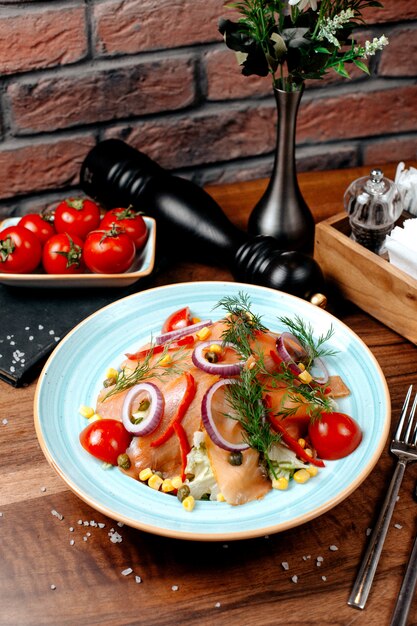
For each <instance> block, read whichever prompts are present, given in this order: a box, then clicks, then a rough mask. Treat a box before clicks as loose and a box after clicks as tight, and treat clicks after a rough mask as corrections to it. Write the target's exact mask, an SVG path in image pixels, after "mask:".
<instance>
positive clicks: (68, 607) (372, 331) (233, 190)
mask: <svg viewBox="0 0 417 626" xmlns="http://www.w3.org/2000/svg"><path fill="white" fill-rule="evenodd" d="M368 169H369V168H362V169H356V170H344V171H337V172H324V173H308V174H303V175H300V177H299V178H300V185H301V188H302V191H303V193H304V196H305V198H306V200H307V203H308V204H309V206H310V207H311V208H312V210H313V212H314V215H315V218H316V220H317V221H319V220H322V219H324V218H326V217H328V216H330V215H332V214H334V213H336V212H338V211H340V210H342V197H343V192H344V190H345V189H346V187H347V185H348V184H349V182H351V180H353V179H354V178H356V177H357V176H359V175H364V174H366V173H367V172H368ZM384 169H385V171H386V173H387V175H391V176H392V175H393V172H394V168H393V167H392V168H389V167H385V168H384ZM264 186H265V181H257V182H248V183H242V184H237V185H225V186H223V187H218V188H211V189H210V190H209V191H210V192H211V193H212V194H213V196H214V197H215V198H216V200H217V201H218V202H219V203H220V205H221V206H222V207H223V208H224V210H225V212H227V214H228V215H229V216H230V218H231V220H232V221H234V222H235V223H236V224H237V225H240V226H245V224H246V219H247V216H248V213H249V210H250V208H251V207H252V206H254V204H255V202H256V200H257V199H258V198H259V196H260V194H261V192H262V190H263V188H264ZM215 279H216V280H217V279H221V280H232V276H231V275H230V273H229V272H228V271H227V270H226V269H218V268H213V267H207V266H203V265H198V264H193V263H182V264H178V265H176V266H174V267H172V268H171V269H169V270H166V271H164V272H163V273H160V274H159V275H157V276H156V277H155V280H154V285H155V286H156V285H164V284H167V283H173V282H182V281H194V280H215ZM332 307H333V310H334V312H335V314H336V315H337V316H338V317H339V318H340V319H342V320H343V321H344V322H345V323H346V324H347V325H348V326H349V327H350V328H351V329H352V330H353V331H355V332H356V333H357V334H358V335H359V336H360V337H361V338H362V339H363V340H364V342H365V343H366V344H367V345H368V346H369V348H370V349H371V350H372V352H373V354H374V355H375V357H376V358H377V360H378V361H379V363H380V365H381V367H382V370H383V372H384V374H385V376H386V379H387V382H388V386H389V389H390V392H391V399H392V411H393V417H394V421H395V420H396V418H397V416H398V413H399V409H400V406H401V402H402V399H403V396H404V394H405V391H406V389H407V387H408V385H409V384H410V383H417V347H416V346H415V345H412V344H411V343H409V342H408V341H406V340H404V339H403V338H402V337H400V336H398V335H397V334H396V333H394V332H393V331H391V330H389V329H388V328H386V327H385V326H383V325H382V324H380V323H379V322H377V321H376V320H375V319H372V318H370V317H369V316H368V315H367V314H365V313H363V312H361V311H360V310H358V309H357V308H356V307H355V306H354V305H352V304H349V303H346V302H337V303H333V304H332ZM35 386H36V382H34V383H32V384H30V385H29V386H27V387H25V388H20V389H14V388H12V387H11V386H9V385H7V384H6V383H4V382H0V512H1V517H0V590H1V605H0V624H1V625H2V626H16V625H19V626H33V625H50V626H61V625H67V626H79V625H84V624H100V625H101V626H104V625H106V626H107V625H112V626H119V625H122V624H140V625H142V624H143V625H146V626H157V625H158V626H168V625H171V624H172V625H181V626H182V625H186V624H187V625H191V624H193V625H194V624H196V625H197V624H198V625H199V626H201V625H203V624H207V625H209V624H210V625H211V624H216V625H225V626H231V625H233V626H235V625H238V626H241V625H242V626H246V625H247V626H249V625H250V626H267V625H272V624H273V625H274V626H276V625H278V624H282V625H285V626H289V625H293V626H307V625H313V624H314V625H315V626H327V625H328V626H347V625H350V624H361V625H366V626H372V625H378V626H381V625H385V624H389V621H390V616H391V613H392V611H393V608H394V604H395V600H396V596H397V594H398V591H399V588H400V584H401V579H402V575H403V573H404V569H405V564H406V561H407V555H408V554H409V552H410V550H411V546H412V540H413V536H414V533H415V532H416V531H417V525H416V522H415V520H416V511H417V504H416V502H415V500H414V499H413V490H414V487H415V479H416V470H415V467H413V466H411V467H410V468H409V469H408V470H407V472H406V476H405V479H404V482H403V485H402V488H401V492H400V499H399V502H398V504H397V507H396V510H395V513H394V518H393V522H392V525H391V528H390V530H389V533H388V537H387V540H386V544H385V548H384V551H383V554H382V558H381V561H380V564H379V567H378V570H377V573H376V577H375V580H374V585H373V589H372V592H371V595H370V598H369V600H368V604H367V606H366V609H365V610H364V611H358V610H355V609H352V608H350V607H348V605H347V603H346V601H347V598H348V595H349V593H350V590H351V587H352V583H353V580H354V577H355V574H356V571H357V568H358V566H359V563H360V559H361V554H362V552H363V550H364V547H365V545H366V541H367V529H369V528H371V527H372V525H373V524H374V521H375V513H376V511H377V509H378V506H379V505H380V504H381V502H382V500H383V497H384V494H385V491H386V487H387V484H388V481H389V479H390V476H391V473H392V470H393V467H394V460H393V458H392V457H391V456H390V455H389V453H388V452H387V450H386V449H385V451H384V453H383V454H382V456H381V459H380V460H379V462H378V463H377V465H376V467H375V469H374V470H373V471H372V473H371V475H370V476H369V477H368V478H367V479H366V481H365V482H364V483H363V484H362V485H361V486H360V487H359V488H358V489H357V490H356V491H355V492H354V493H353V494H352V495H351V496H350V497H349V498H348V499H347V500H345V501H344V502H342V503H341V504H339V505H338V506H337V507H335V508H334V509H332V510H331V511H329V512H328V513H327V514H325V515H322V516H321V517H319V518H317V519H315V520H313V521H311V522H309V523H308V524H305V525H303V526H301V527H298V528H294V529H292V530H288V531H286V532H283V533H281V534H277V535H273V536H270V537H265V538H263V537H262V538H258V539H251V540H247V541H238V542H230V543H228V544H224V543H221V542H220V543H197V542H187V541H179V540H173V539H167V538H161V537H158V536H154V535H149V534H146V533H144V532H141V531H138V530H135V529H132V528H128V527H126V526H124V527H123V528H119V527H118V526H117V524H116V522H115V521H114V520H111V519H108V518H106V517H104V516H103V515H102V514H100V513H97V512H96V511H94V510H92V509H91V508H90V507H89V506H88V505H86V504H84V503H83V502H82V501H81V500H79V499H78V498H77V497H76V496H75V495H73V494H72V492H70V491H69V490H68V488H67V487H66V485H65V484H64V483H63V482H62V481H61V479H60V478H58V476H57V475H56V474H55V472H54V470H53V469H51V468H50V467H49V466H48V464H47V462H46V460H45V459H44V457H43V454H42V452H41V449H40V447H39V444H38V442H37V440H36V436H35V430H34V426H33V411H32V404H33V396H34V392H35ZM4 420H7V423H5V422H4ZM52 510H55V511H57V512H58V513H59V514H60V515H62V516H63V519H62V520H60V519H59V518H58V517H56V516H54V515H53V514H51V511H52ZM78 520H82V521H83V522H84V521H90V520H94V521H95V522H97V523H98V522H99V523H101V524H105V527H104V528H99V527H91V526H89V527H85V526H84V525H83V526H80V525H79V524H78V523H77V522H78ZM70 527H73V528H74V531H73V532H70V530H69V529H70ZM111 528H115V529H116V530H117V531H118V532H119V533H120V535H121V536H122V539H123V540H122V542H121V543H112V542H111V541H110V539H109V536H108V532H109V531H110V529H111ZM87 533H90V534H89V535H87ZM83 537H87V540H86V541H85V540H83ZM71 539H74V540H75V544H74V545H71V544H70V540H71ZM332 545H336V546H337V547H338V550H337V551H336V550H334V551H332V550H330V549H329V547H330V546H332ZM307 556H309V558H305V557H307ZM320 556H321V557H323V561H322V564H321V566H318V565H317V563H318V562H317V557H320ZM283 562H288V565H289V569H288V570H285V569H284V568H283V566H282V563H283ZM126 568H132V570H133V573H132V574H131V575H128V576H124V575H122V571H123V570H125V569H126ZM135 575H137V576H140V577H141V580H142V582H141V583H138V582H136V580H135ZM294 575H297V576H298V582H297V583H295V582H293V581H292V577H293V576H294ZM410 623H413V624H417V601H416V602H415V604H414V606H413V607H412V609H411V614H410Z"/></svg>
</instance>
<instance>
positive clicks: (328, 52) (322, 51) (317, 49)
mask: <svg viewBox="0 0 417 626" xmlns="http://www.w3.org/2000/svg"><path fill="white" fill-rule="evenodd" d="M315 52H321V53H322V54H331V52H330V50H328V49H327V48H323V47H322V46H320V47H319V48H315Z"/></svg>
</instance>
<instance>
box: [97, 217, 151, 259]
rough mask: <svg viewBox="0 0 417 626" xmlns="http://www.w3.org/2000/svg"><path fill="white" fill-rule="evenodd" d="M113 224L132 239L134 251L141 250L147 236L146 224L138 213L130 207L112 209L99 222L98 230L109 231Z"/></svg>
mask: <svg viewBox="0 0 417 626" xmlns="http://www.w3.org/2000/svg"><path fill="white" fill-rule="evenodd" d="M113 224H115V225H116V226H118V227H119V228H121V229H122V230H124V232H125V233H126V235H129V237H130V238H131V239H132V241H133V243H134V244H135V246H136V250H142V248H143V246H144V245H145V243H146V239H147V236H148V229H147V226H146V222H145V220H144V219H143V217H142V215H140V213H137V211H135V210H134V209H132V207H128V208H127V209H112V210H111V211H108V213H106V215H105V216H104V217H103V219H102V220H101V222H100V226H99V228H100V229H102V230H109V228H111V227H112V226H113Z"/></svg>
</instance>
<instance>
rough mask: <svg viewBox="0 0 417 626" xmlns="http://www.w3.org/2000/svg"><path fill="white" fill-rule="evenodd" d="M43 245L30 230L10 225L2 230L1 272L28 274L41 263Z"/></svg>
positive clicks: (0, 235) (0, 248) (0, 239)
mask: <svg viewBox="0 0 417 626" xmlns="http://www.w3.org/2000/svg"><path fill="white" fill-rule="evenodd" d="M41 256H42V247H41V244H40V241H39V239H38V238H37V237H36V235H34V234H33V233H32V232H31V231H30V230H28V229H27V228H24V227H23V226H20V225H19V224H18V225H17V226H9V227H8V228H5V229H4V230H2V231H0V272H8V273H14V274H27V273H28V272H33V270H34V269H36V268H37V267H38V265H39V263H40V260H41Z"/></svg>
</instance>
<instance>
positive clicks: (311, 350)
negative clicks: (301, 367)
mask: <svg viewBox="0 0 417 626" xmlns="http://www.w3.org/2000/svg"><path fill="white" fill-rule="evenodd" d="M279 320H280V322H281V323H282V324H285V326H286V327H287V328H288V329H289V330H290V331H291V333H292V334H293V335H294V336H295V337H296V338H297V339H298V341H299V342H300V343H301V345H302V346H304V348H305V349H306V350H307V353H308V357H309V361H308V363H307V364H305V365H306V367H307V368H308V367H310V365H311V364H312V363H313V361H314V359H317V358H318V357H320V358H321V357H324V356H334V355H335V354H337V350H332V349H331V348H325V347H324V344H325V343H326V341H329V339H330V338H331V337H332V336H333V334H334V329H333V325H331V326H330V328H329V330H328V331H327V333H325V334H324V335H320V337H319V338H318V339H315V338H314V334H313V333H314V329H313V327H312V325H311V324H310V323H309V322H308V323H307V322H305V321H304V320H303V319H301V317H299V316H298V315H295V317H294V319H292V318H290V317H280V318H279Z"/></svg>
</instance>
